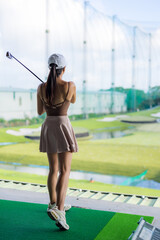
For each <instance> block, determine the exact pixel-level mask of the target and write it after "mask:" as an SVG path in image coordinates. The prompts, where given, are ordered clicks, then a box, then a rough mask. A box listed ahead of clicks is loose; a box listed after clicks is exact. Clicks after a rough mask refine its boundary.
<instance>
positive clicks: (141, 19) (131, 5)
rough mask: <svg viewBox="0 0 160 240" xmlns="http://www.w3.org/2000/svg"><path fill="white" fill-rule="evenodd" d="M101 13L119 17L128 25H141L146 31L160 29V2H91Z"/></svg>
mask: <svg viewBox="0 0 160 240" xmlns="http://www.w3.org/2000/svg"><path fill="white" fill-rule="evenodd" d="M90 3H91V4H92V5H93V6H94V7H95V8H97V9H98V10H99V11H101V12H103V13H105V14H108V15H110V16H112V15H117V16H118V17H119V18H120V19H122V20H124V21H125V22H127V23H128V24H134V25H137V24H138V25H140V26H141V27H143V28H144V29H146V30H149V31H150V30H155V29H156V28H158V27H160V14H159V9H160V1H159V0H134V1H132V0H98V1H97V0H90Z"/></svg>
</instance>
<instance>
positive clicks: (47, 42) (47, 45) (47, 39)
mask: <svg viewBox="0 0 160 240" xmlns="http://www.w3.org/2000/svg"><path fill="white" fill-rule="evenodd" d="M48 10H49V0H46V30H45V33H46V57H45V64H46V63H47V62H48V57H49V53H48V51H49V36H48V35H49V21H48V18H49V11H48ZM45 75H46V76H45V79H46V80H47V75H48V65H47V68H46V74H45Z"/></svg>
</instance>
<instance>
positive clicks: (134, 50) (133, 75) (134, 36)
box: [131, 27, 137, 111]
mask: <svg viewBox="0 0 160 240" xmlns="http://www.w3.org/2000/svg"><path fill="white" fill-rule="evenodd" d="M136 29H137V27H133V54H132V101H131V105H132V106H131V109H132V111H135V110H136V91H135V58H136Z"/></svg>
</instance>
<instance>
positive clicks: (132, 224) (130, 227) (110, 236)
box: [94, 213, 153, 240]
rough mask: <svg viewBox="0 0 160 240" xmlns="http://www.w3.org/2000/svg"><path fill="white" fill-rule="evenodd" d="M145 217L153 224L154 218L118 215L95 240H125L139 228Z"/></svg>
mask: <svg viewBox="0 0 160 240" xmlns="http://www.w3.org/2000/svg"><path fill="white" fill-rule="evenodd" d="M141 217H143V218H144V220H145V221H147V222H149V223H152V221H153V217H148V216H141V215H131V214H124V213H116V214H115V215H114V216H113V217H112V219H111V220H110V221H109V223H108V224H106V226H105V227H104V228H103V229H102V231H101V232H100V233H99V234H98V235H97V237H96V238H95V239H94V240H102V239H103V240H124V239H128V237H129V236H130V235H131V233H132V232H133V231H134V230H136V228H137V227H138V224H137V222H138V221H139V219H140V218H141Z"/></svg>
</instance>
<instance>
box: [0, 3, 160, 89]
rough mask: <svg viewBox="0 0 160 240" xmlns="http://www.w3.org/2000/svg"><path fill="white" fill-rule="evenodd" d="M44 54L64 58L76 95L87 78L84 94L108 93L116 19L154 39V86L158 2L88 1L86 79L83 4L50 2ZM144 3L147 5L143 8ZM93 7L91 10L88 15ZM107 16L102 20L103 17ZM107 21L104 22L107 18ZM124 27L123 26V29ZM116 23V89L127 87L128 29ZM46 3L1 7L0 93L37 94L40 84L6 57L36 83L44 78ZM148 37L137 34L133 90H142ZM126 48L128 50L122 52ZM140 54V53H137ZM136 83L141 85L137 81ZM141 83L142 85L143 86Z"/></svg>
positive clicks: (159, 34)
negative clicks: (6, 89) (27, 90)
mask: <svg viewBox="0 0 160 240" xmlns="http://www.w3.org/2000/svg"><path fill="white" fill-rule="evenodd" d="M48 2H49V11H48V15H49V16H48V22H49V24H48V28H49V39H48V41H49V50H48V54H49V55H50V54H52V53H53V52H55V51H56V52H59V53H64V55H65V56H66V58H67V63H68V64H67V71H66V74H65V80H67V81H68V79H69V80H72V81H75V83H76V85H77V87H78V89H81V88H82V81H83V79H84V78H87V81H88V88H89V89H93V90H95V89H99V88H104V89H106V88H109V87H110V84H111V78H112V76H111V48H112V30H111V28H112V22H111V19H110V18H109V16H113V15H117V18H118V19H120V20H122V21H123V22H124V23H126V24H129V25H128V26H138V27H140V28H141V29H142V30H143V31H144V32H146V33H147V34H148V33H149V32H152V33H153V34H154V38H153V45H154V46H153V47H154V49H153V50H154V56H155V62H156V63H155V62H153V70H154V71H153V78H154V79H155V80H154V84H158V80H159V77H160V71H159V69H160V68H159V67H160V63H159V56H158V55H159V52H158V51H159V49H160V43H159V39H160V15H159V9H160V1H159V0H152V1H151V0H147V1H144V0H139V1H138V0H134V1H131V0H112V1H111V0H110V1H109V0H98V1H97V0H90V1H89V4H90V6H91V7H90V9H89V10H88V13H87V14H88V23H87V29H88V32H87V44H88V45H87V46H88V47H87V57H86V58H87V63H86V68H87V73H86V75H85V74H84V72H83V69H84V56H83V38H84V37H83V13H84V12H83V0H54V1H51V0H49V1H48ZM146 3H147V4H146ZM92 7H93V9H92ZM105 16H106V17H105ZM107 16H108V17H107ZM126 26H127V25H126ZM126 26H123V24H122V25H121V23H120V22H119V23H118V22H117V23H116V34H115V38H116V47H117V52H116V54H117V57H116V74H115V83H116V84H117V86H119V85H124V86H125V87H129V86H131V78H132V69H131V66H132V62H131V56H132V53H131V48H132V41H131V39H129V38H130V37H131V34H132V32H131V29H130V28H129V27H128V28H127V27H126ZM45 29H46V1H45V0H34V1H33V0H7V1H6V0H1V1H0V87H16V88H17V87H19V88H37V86H38V85H39V83H40V82H39V81H38V80H37V79H35V77H34V76H32V75H31V74H30V73H29V72H27V71H26V70H25V69H24V68H23V67H21V66H20V65H19V64H18V63H17V62H16V61H14V60H9V59H7V58H6V57H5V54H6V51H10V52H11V53H12V54H13V55H14V56H15V57H16V58H18V59H19V60H20V61H22V62H23V63H24V64H25V65H26V66H27V67H29V68H30V69H31V70H32V71H33V72H34V73H35V74H37V75H38V76H39V77H40V78H41V79H43V80H45V77H46V75H47V73H48V70H47V57H46V34H45ZM147 41H148V38H147V35H145V34H144V36H143V33H141V32H137V51H139V52H140V53H138V54H139V57H138V58H137V62H136V64H137V66H139V70H138V71H137V72H136V76H137V87H139V88H143V86H145V88H146V89H147V81H148V80H147V73H146V70H145V69H147V64H148V63H147V58H148V55H147V54H148V50H147V49H148V45H147V44H148V42H147ZM126 46H127V47H126ZM138 49H142V50H138ZM140 79H141V81H139V80H140ZM143 79H144V83H143Z"/></svg>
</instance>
